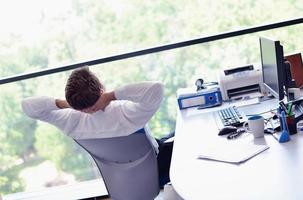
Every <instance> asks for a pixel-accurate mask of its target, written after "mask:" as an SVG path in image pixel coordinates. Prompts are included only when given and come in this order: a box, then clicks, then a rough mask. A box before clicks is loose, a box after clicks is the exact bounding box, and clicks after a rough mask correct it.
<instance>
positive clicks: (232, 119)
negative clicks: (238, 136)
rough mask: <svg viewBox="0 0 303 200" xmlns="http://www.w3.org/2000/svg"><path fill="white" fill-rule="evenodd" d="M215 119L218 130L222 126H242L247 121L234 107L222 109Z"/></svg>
mask: <svg viewBox="0 0 303 200" xmlns="http://www.w3.org/2000/svg"><path fill="white" fill-rule="evenodd" d="M215 118H218V119H217V121H220V122H221V123H219V128H221V127H222V126H236V127H239V126H242V124H243V123H244V122H245V121H246V120H247V117H246V115H245V114H244V113H243V112H242V111H240V110H239V109H238V108H237V107H236V106H231V107H227V108H223V109H221V110H218V111H217V114H216V115H215Z"/></svg>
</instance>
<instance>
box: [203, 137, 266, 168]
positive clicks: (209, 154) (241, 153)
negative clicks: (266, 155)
mask: <svg viewBox="0 0 303 200" xmlns="http://www.w3.org/2000/svg"><path fill="white" fill-rule="evenodd" d="M268 148H269V147H268V146H267V145H255V144H252V143H248V144H244V143H234V142H226V143H220V144H218V145H216V146H211V147H208V148H205V149H204V150H203V151H202V152H201V153H200V154H199V155H198V158H199V159H206V160H215V161H221V162H228V163H234V164H240V163H243V162H245V161H247V160H249V159H250V158H252V157H254V156H256V155H258V154H259V153H261V152H263V151H265V150H267V149H268Z"/></svg>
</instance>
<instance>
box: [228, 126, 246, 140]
mask: <svg viewBox="0 0 303 200" xmlns="http://www.w3.org/2000/svg"><path fill="white" fill-rule="evenodd" d="M245 132H246V131H245V130H244V129H240V130H237V131H235V132H233V133H230V134H229V135H228V136H227V139H228V140H233V139H236V138H238V137H239V136H241V135H242V134H243V133H245Z"/></svg>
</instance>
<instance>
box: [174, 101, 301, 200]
mask: <svg viewBox="0 0 303 200" xmlns="http://www.w3.org/2000/svg"><path fill="white" fill-rule="evenodd" d="M276 105H278V104H277V101H276V100H269V101H264V102H262V103H260V104H256V105H250V106H246V107H241V108H240V109H241V110H243V111H244V112H245V113H246V114H255V113H260V112H262V111H267V110H270V109H271V108H274V107H275V106H276ZM188 113H189V112H188V111H187V110H183V111H179V112H178V117H177V124H176V133H175V142H174V149H173V155H172V163H171V170H170V177H171V181H172V184H173V186H174V188H175V190H176V191H177V192H178V193H179V194H180V196H182V197H183V198H184V199H186V200H201V199H207V200H208V199H232V200H236V199H241V200H243V199H245V200H246V199H253V200H256V199H266V200H269V199H275V200H277V199H281V200H282V199H283V200H285V199H303V188H302V186H303V134H295V135H292V136H291V141H289V142H287V143H283V144H280V143H278V142H277V140H275V139H274V138H273V137H272V136H271V135H265V137H264V138H260V139H254V138H253V136H252V135H251V134H246V135H243V136H241V137H240V138H239V139H238V140H243V141H244V142H253V143H255V144H267V145H268V146H269V147H270V148H269V149H268V150H266V151H265V152H263V153H261V154H259V155H258V156H256V157H254V158H252V159H250V160H248V161H246V162H245V163H243V164H240V165H234V164H228V163H221V162H215V161H208V160H201V159H197V155H198V152H199V151H200V152H201V148H202V147H204V146H207V145H208V144H210V143H212V142H216V141H218V140H226V142H230V141H228V140H227V139H226V138H225V137H223V138H222V136H221V137H220V136H218V135H217V133H218V129H217V126H216V123H215V120H214V118H213V116H212V113H204V114H196V115H188Z"/></svg>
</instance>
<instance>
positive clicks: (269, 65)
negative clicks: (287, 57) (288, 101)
mask: <svg viewBox="0 0 303 200" xmlns="http://www.w3.org/2000/svg"><path fill="white" fill-rule="evenodd" d="M260 51H261V63H262V72H263V82H264V86H265V89H266V90H267V92H269V93H270V94H272V95H273V96H274V97H276V98H278V99H279V100H282V99H284V94H285V93H284V92H285V91H284V83H285V80H284V79H285V77H284V55H283V46H282V45H281V44H280V41H277V40H271V39H267V38H263V37H260Z"/></svg>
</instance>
